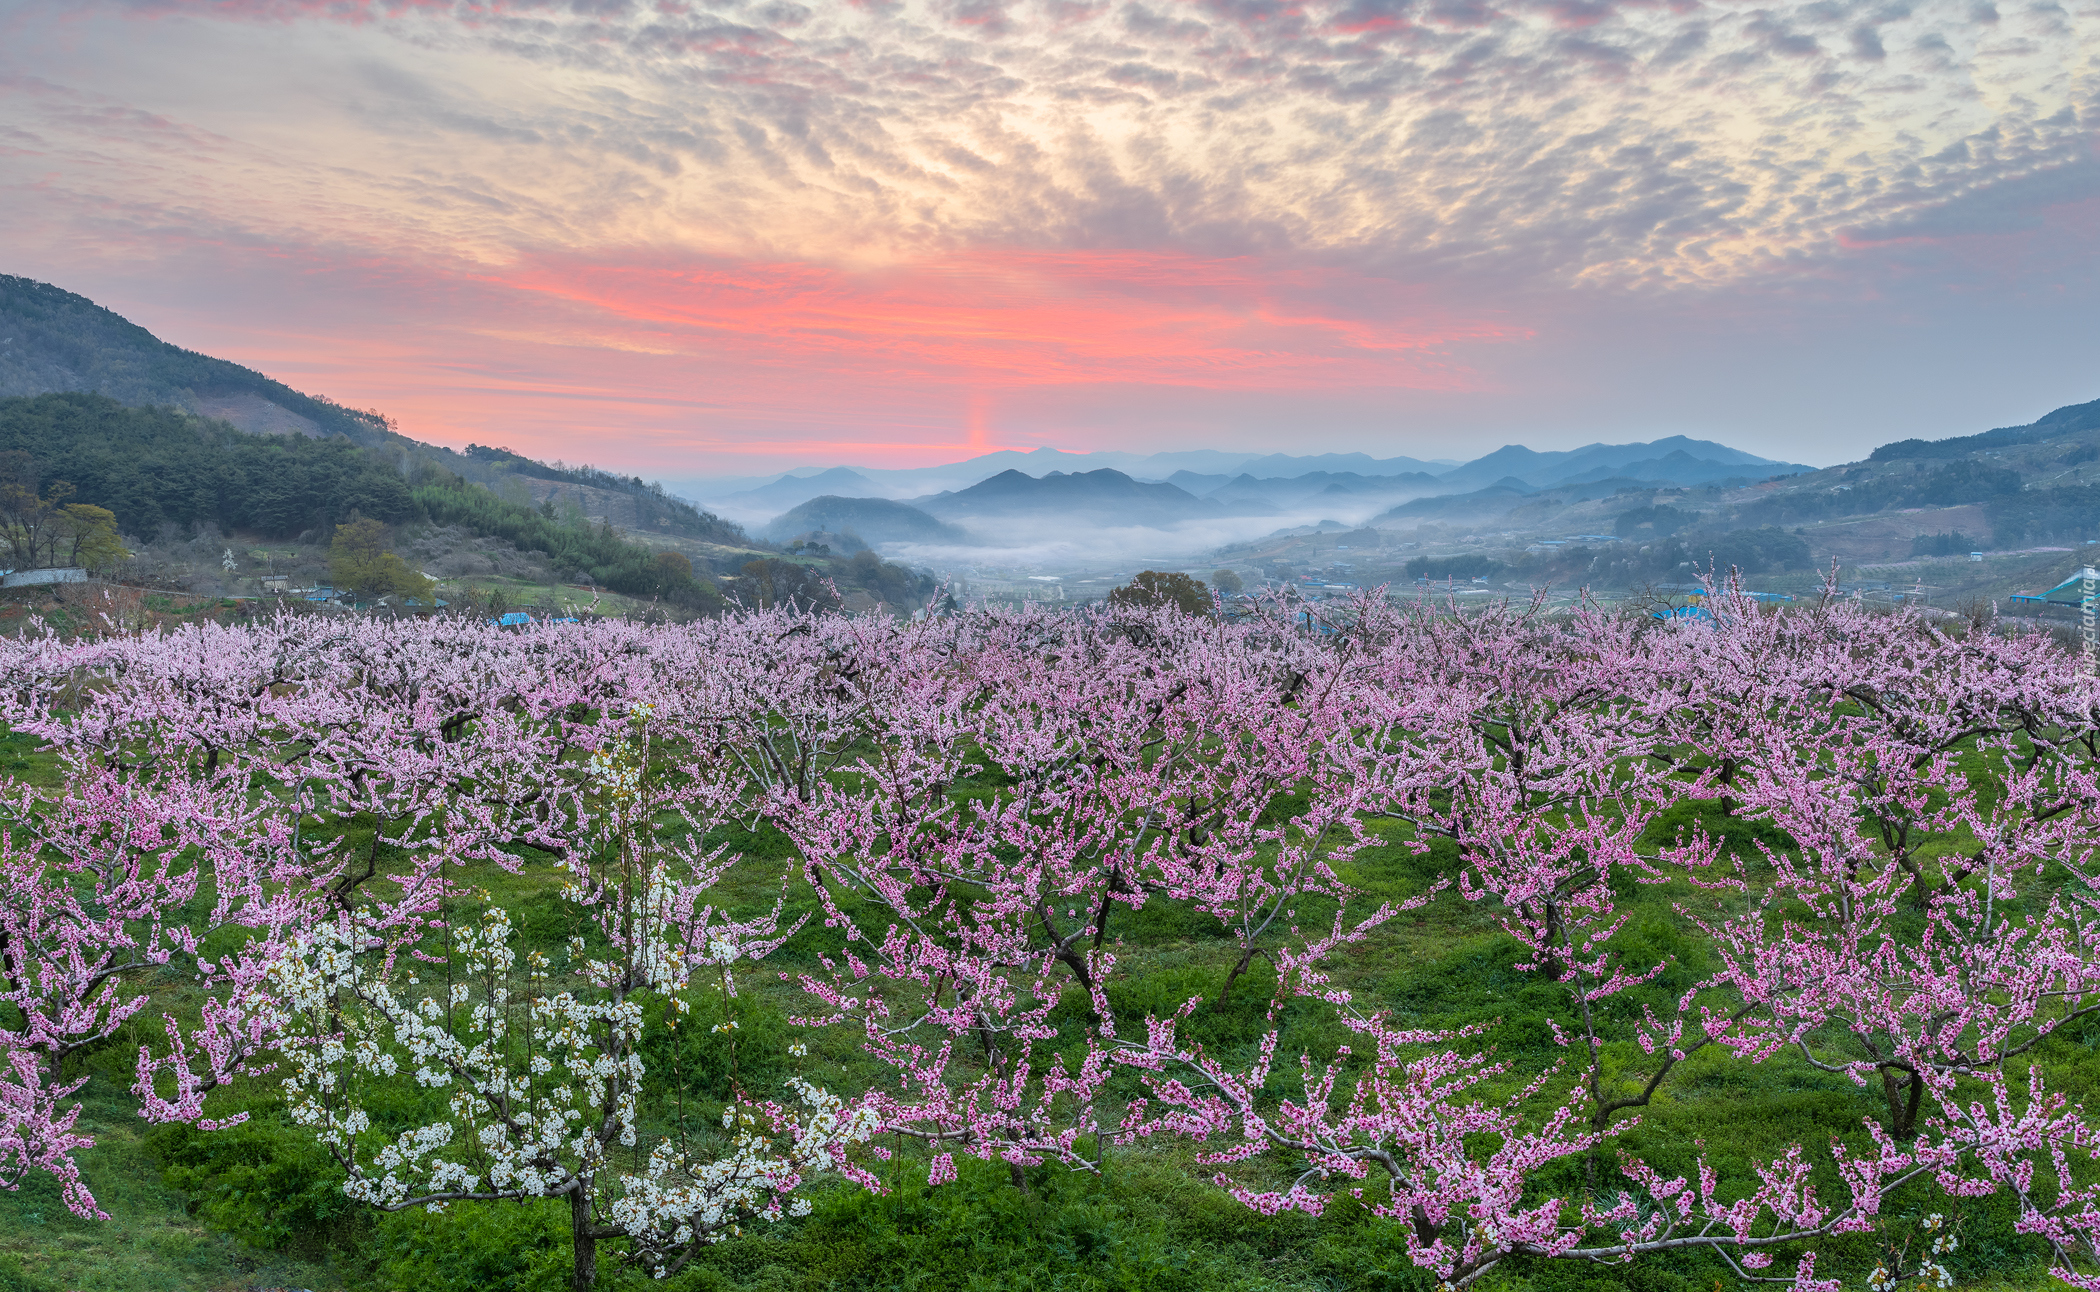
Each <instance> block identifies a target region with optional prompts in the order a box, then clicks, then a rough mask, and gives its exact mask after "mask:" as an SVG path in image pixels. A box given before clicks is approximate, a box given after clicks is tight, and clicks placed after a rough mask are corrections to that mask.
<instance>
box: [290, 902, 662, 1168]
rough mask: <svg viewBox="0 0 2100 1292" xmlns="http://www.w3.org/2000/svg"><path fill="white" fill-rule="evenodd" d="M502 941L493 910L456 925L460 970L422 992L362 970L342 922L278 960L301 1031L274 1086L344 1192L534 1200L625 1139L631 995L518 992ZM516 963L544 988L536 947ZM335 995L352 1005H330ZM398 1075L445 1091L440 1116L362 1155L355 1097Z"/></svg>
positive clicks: (628, 1138) (632, 1048) (630, 1082)
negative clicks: (333, 1167) (401, 989)
mask: <svg viewBox="0 0 2100 1292" xmlns="http://www.w3.org/2000/svg"><path fill="white" fill-rule="evenodd" d="M512 936H513V931H512V929H511V925H510V920H509V917H508V916H507V915H506V914H505V913H504V912H503V911H502V909H501V908H491V909H489V910H488V911H487V912H486V913H485V914H484V915H483V917H482V921H481V924H480V927H479V928H475V927H472V926H468V927H464V928H461V929H460V930H459V931H458V932H457V935H456V940H455V946H454V950H455V956H456V964H457V968H458V970H460V971H462V972H463V973H464V975H465V976H466V977H467V978H468V980H469V981H467V982H454V983H453V984H452V987H451V990H450V991H449V992H446V993H437V994H430V995H423V996H421V997H420V998H419V999H404V998H402V997H400V996H398V995H396V993H395V991H394V990H393V988H392V987H390V986H389V985H388V984H387V983H386V982H385V981H383V980H382V979H380V978H379V977H378V976H376V975H375V974H373V973H371V972H369V967H368V966H367V965H366V964H365V963H364V961H363V960H362V959H361V958H360V957H359V956H358V955H357V954H356V952H357V947H356V946H355V945H354V942H355V939H354V938H353V937H348V936H345V935H344V934H343V933H342V932H341V931H340V930H338V929H334V928H328V929H322V930H318V931H316V932H315V933H314V934H312V935H310V936H309V937H308V938H307V939H306V940H305V941H304V943H303V944H302V946H301V948H300V950H301V951H302V952H303V954H301V955H299V956H298V957H296V958H294V959H290V960H288V961H287V964H286V967H285V968H284V970H283V974H284V976H285V977H286V978H287V979H294V980H296V981H297V986H298V989H299V994H298V999H300V1000H301V1001H302V1003H303V1004H304V1005H305V1007H306V1009H305V1012H306V1014H307V1017H308V1019H309V1020H310V1021H311V1024H312V1027H313V1031H312V1032H311V1033H310V1034H309V1038H308V1043H306V1044H303V1045H299V1046H295V1047H293V1048H292V1057H293V1063H292V1073H291V1075H290V1076H289V1077H287V1078H286V1080H285V1083H284V1084H285V1090H286V1094H287V1096H288V1098H289V1100H290V1104H291V1112H292V1116H293V1118H294V1120H296V1121H298V1122H300V1123H302V1124H304V1125H307V1126H310V1127H312V1128H314V1130H315V1131H316V1132H317V1133H318V1134H319V1136H320V1138H321V1140H322V1141H323V1142H324V1143H326V1144H328V1145H329V1146H330V1147H331V1148H334V1149H335V1150H336V1151H337V1154H338V1156H339V1157H341V1158H342V1159H343V1160H344V1163H345V1165H346V1166H347V1167H348V1168H349V1171H350V1179H349V1181H348V1182H347V1183H346V1184H345V1186H344V1188H345V1191H346V1192H347V1193H349V1195H350V1196H351V1197H354V1198H357V1199H359V1200H360V1201H364V1202H369V1203H373V1204H375V1205H378V1206H384V1207H394V1206H400V1205H402V1204H403V1203H404V1202H405V1201H407V1200H408V1199H411V1198H425V1197H429V1196H430V1195H434V1194H465V1193H472V1192H475V1191H477V1190H483V1191H488V1192H497V1193H503V1194H509V1195H529V1196H537V1195H545V1194H549V1193H554V1192H558V1191H560V1190H561V1189H564V1188H566V1187H568V1186H569V1184H570V1183H571V1182H572V1181H573V1180H574V1179H575V1178H576V1177H577V1176H579V1175H587V1174H593V1173H595V1172H597V1171H598V1170H599V1169H601V1168H602V1166H603V1165H604V1162H605V1157H606V1153H607V1150H608V1148H609V1146H610V1145H611V1144H613V1143H617V1144H620V1145H622V1146H632V1145H633V1144H634V1143H635V1139H636V1134H637V1124H638V1111H637V1109H636V1106H635V1097H636V1092H637V1091H638V1090H639V1089H640V1087H641V1081H642V1073H643V1065H642V1060H641V1056H640V1055H639V1053H637V1052H636V1042H638V1041H639V1039H640V1037H641V1031H642V1010H641V1006H640V1005H639V1004H637V1003H636V1002H634V1001H632V1000H602V1001H586V1000H583V999H579V998H578V997H577V996H575V995H573V994H571V993H569V992H547V991H539V990H535V991H527V992H525V993H523V994H514V993H513V991H512V990H511V981H512V971H513V970H514V968H515V967H516V965H517V962H518V957H517V955H516V953H515V952H514V951H513V950H512V948H511V945H510V944H511V940H512ZM525 962H526V967H527V974H528V980H529V982H530V983H532V984H534V985H538V984H542V983H544V982H545V980H546V978H547V973H546V969H547V965H546V961H545V960H544V958H543V957H541V956H540V955H539V954H538V953H537V952H534V953H531V954H529V955H528V956H527V957H526V958H525ZM335 1002H342V1003H343V1004H344V1005H346V1006H347V1005H348V1004H349V1003H350V1002H355V1004H356V1006H358V1007H355V1008H350V1007H345V1008H340V1009H332V1008H330V1006H331V1004H333V1003H335ZM331 1016H332V1017H331ZM331 1021H333V1022H334V1023H335V1024H336V1026H337V1028H338V1029H339V1030H338V1031H336V1032H335V1033H333V1034H331V1033H330V1032H328V1031H327V1030H325V1029H326V1028H327V1027H328V1024H329V1023H330V1022H331ZM520 1042H522V1044H520ZM403 1070H407V1071H409V1072H411V1073H412V1074H413V1079H414V1080H415V1082H416V1083H417V1084H419V1085H421V1086H424V1087H426V1088H430V1089H444V1088H448V1087H449V1088H450V1089H451V1091H452V1095H451V1098H450V1100H449V1101H448V1111H449V1113H450V1116H449V1117H447V1118H446V1119H444V1120H441V1121H435V1122H431V1123H429V1124H427V1125H423V1126H417V1127H414V1128H411V1129H409V1130H407V1131H404V1132H402V1133H401V1134H400V1135H398V1136H397V1137H395V1138H394V1139H393V1140H392V1141H391V1142H389V1143H384V1144H382V1145H379V1146H377V1147H376V1148H372V1149H370V1150H369V1151H368V1150H367V1148H366V1146H365V1145H364V1144H363V1143H362V1142H361V1137H363V1136H364V1135H365V1134H366V1132H367V1131H368V1130H369V1128H370V1124H371V1123H370V1117H369V1115H368V1114H367V1112H366V1111H365V1109H364V1107H363V1105H362V1104H361V1102H360V1101H359V1092H360V1091H361V1090H362V1089H363V1088H364V1087H365V1086H366V1085H367V1084H368V1081H367V1079H369V1078H373V1077H392V1076H395V1075H396V1074H397V1073H400V1072H402V1071H403Z"/></svg>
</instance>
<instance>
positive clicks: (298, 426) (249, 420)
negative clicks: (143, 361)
mask: <svg viewBox="0 0 2100 1292" xmlns="http://www.w3.org/2000/svg"><path fill="white" fill-rule="evenodd" d="M190 407H192V408H194V409H195V410H196V411H197V412H199V413H201V414H203V415H204V416H206V417H216V418H218V419H219V420H220V421H222V422H231V423H233V425H234V427H235V428H236V429H238V430H243V431H246V432H248V433H249V434H250V435H305V436H309V437H311V438H313V439H317V440H320V439H326V438H327V437H328V433H327V432H326V431H324V430H322V429H321V428H320V427H319V426H317V425H315V424H314V423H313V422H311V421H309V420H308V419H306V418H304V417H301V416H300V415H299V414H297V413H295V412H292V411H291V410H290V409H286V408H279V407H278V406H277V405H275V404H273V403H271V402H270V401H269V400H267V399H264V398H263V397H262V396H261V395H255V394H250V393H248V392H246V391H243V392H241V393H240V394H238V395H197V396H195V397H193V398H192V399H191V401H190Z"/></svg>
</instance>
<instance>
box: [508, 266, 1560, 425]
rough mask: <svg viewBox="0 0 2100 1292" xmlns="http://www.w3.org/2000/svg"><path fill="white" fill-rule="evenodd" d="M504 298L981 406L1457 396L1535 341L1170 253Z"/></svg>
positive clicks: (1314, 283) (603, 271)
mask: <svg viewBox="0 0 2100 1292" xmlns="http://www.w3.org/2000/svg"><path fill="white" fill-rule="evenodd" d="M490 281H491V282H492V283H493V284H498V285H500V286H502V287H504V288H508V289H513V290H517V291H522V292H525V293H529V294H532V295H536V296H540V297H544V298H551V299H553V300H558V301H561V302H564V303H567V304H570V305H573V306H582V307H585V308H586V310H587V311H588V316H595V317H590V318H589V323H590V327H591V329H592V330H601V329H605V328H608V327H624V328H626V329H630V330H632V331H634V332H638V333H641V334H643V335H642V336H641V337H637V338H636V339H634V340H632V341H630V342H628V343H626V347H625V348H635V349H647V350H656V351H659V352H662V351H666V350H671V351H686V352H689V353H694V354H710V355H715V356H719V357H721V358H728V359H734V360H736V361H737V362H738V363H740V364H746V365H759V366H762V367H774V366H778V367H782V368H788V369H792V370H795V371H800V372H808V371H810V370H811V369H812V366H813V365H815V366H817V367H818V368H819V369H820V370H822V371H825V372H828V373H831V374H833V375H841V374H845V373H851V374H853V375H855V376H856V377H858V378H860V379H863V380H875V381H881V382H885V383H912V384H925V383H932V384H937V385H959V386H964V387H967V388H970V389H985V388H1009V389H1010V388H1021V387H1039V386H1069V385H1082V384H1114V385H1127V384H1138V385H1168V386H1193V387H1199V388H1204V389H1212V390H1230V389H1238V390H1292V389H1305V388H1311V387H1324V386H1331V385H1333V384H1336V383H1343V384H1347V385H1350V386H1359V387H1361V386H1372V387H1392V388H1405V389H1420V390H1462V389H1469V388H1471V387H1472V386H1473V385H1474V378H1473V376H1472V374H1471V373H1470V372H1469V371H1468V370H1467V369H1466V368H1465V367H1464V366H1463V365H1461V364H1459V363H1457V362H1456V361H1455V360H1453V359H1452V357H1451V356H1450V353H1449V351H1450V347H1451V346H1452V345H1453V344H1454V343H1456V342H1461V341H1485V340H1505V339H1511V338H1515V337H1522V336H1527V335H1529V333H1528V332H1527V331H1525V330H1523V329H1519V328H1513V327H1510V326H1507V325H1503V324H1499V323H1493V322H1488V321H1485V320H1480V319H1452V318H1448V317H1437V316H1425V312H1423V311H1421V310H1419V308H1418V309H1417V310H1410V309H1408V308H1406V307H1407V304H1408V301H1407V299H1406V298H1405V296H1404V295H1403V293H1402V292H1401V290H1400V289H1399V288H1398V287H1397V286H1395V287H1393V288H1392V290H1391V291H1389V292H1388V293H1386V294H1385V299H1384V300H1382V301H1380V302H1378V307H1375V308H1370V309H1360V310H1356V311H1352V312H1343V311H1341V310H1339V309H1337V308H1335V307H1334V306H1333V305H1331V304H1329V303H1328V302H1327V298H1329V297H1331V296H1332V295H1334V294H1337V293H1336V291H1335V289H1336V288H1337V287H1338V286H1342V285H1346V287H1347V293H1346V294H1348V295H1351V296H1354V297H1357V298H1359V299H1361V298H1362V297H1363V296H1364V290H1363V288H1364V284H1363V281H1362V280H1361V279H1360V278H1359V277H1358V276H1356V275H1344V274H1340V273H1337V272H1334V271H1327V270H1319V269H1310V270H1308V269H1277V268H1272V267H1269V266H1266V265H1264V264H1263V263H1261V262H1260V261H1258V260H1255V259H1252V258H1225V259H1218V258H1203V257H1198V256H1193V255H1187V254H1181V253H1175V252H1139V251H1106V252H1094V251H1079V252H1040V251H1016V250H978V251H970V252H966V253H961V254H957V255H953V256H949V257H946V258H943V259H938V260H930V261H922V262H917V263H912V264H907V265H900V266H894V267H889V268H883V269H876V270H867V271H853V270H848V269H842V268H838V267H834V266H829V265H822V264H813V263H809V262H796V261H778V262H706V263H691V262H688V263H684V264H663V263H644V264H617V263H607V262H605V261H602V260H594V261H579V260H560V259H548V258H540V259H535V260H528V261H525V262H522V263H520V264H518V265H516V266H515V267H513V268H511V269H509V270H506V271H501V272H498V273H496V274H493V275H491V276H490ZM550 339H551V338H550Z"/></svg>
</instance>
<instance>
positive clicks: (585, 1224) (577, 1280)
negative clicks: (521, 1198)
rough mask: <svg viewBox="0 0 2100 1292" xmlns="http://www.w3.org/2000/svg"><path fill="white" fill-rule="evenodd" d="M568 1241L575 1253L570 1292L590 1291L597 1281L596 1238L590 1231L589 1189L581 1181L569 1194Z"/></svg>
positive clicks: (570, 1276)
mask: <svg viewBox="0 0 2100 1292" xmlns="http://www.w3.org/2000/svg"><path fill="white" fill-rule="evenodd" d="M569 1242H570V1243H571V1245H572V1246H573V1247H574V1248H575V1253H576V1268H575V1270H574V1271H573V1272H572V1273H571V1274H570V1275H569V1289H570V1292H591V1289H592V1288H593V1287H595V1286H597V1283H598V1239H597V1236H596V1235H595V1234H593V1233H592V1232H591V1196H590V1190H588V1189H587V1188H585V1187H584V1185H583V1184H582V1182H581V1181H579V1182H578V1183H577V1185H576V1188H575V1189H574V1190H573V1191H571V1192H570V1194H569Z"/></svg>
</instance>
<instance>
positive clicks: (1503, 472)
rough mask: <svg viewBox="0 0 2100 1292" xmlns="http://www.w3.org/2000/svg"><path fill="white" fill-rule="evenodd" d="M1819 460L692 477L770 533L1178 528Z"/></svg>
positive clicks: (1176, 465)
mask: <svg viewBox="0 0 2100 1292" xmlns="http://www.w3.org/2000/svg"><path fill="white" fill-rule="evenodd" d="M1811 470H1814V468H1812V467H1807V466H1802V465H1800V464H1798V463H1787V462H1775V461H1772V460H1771V459H1769V458H1761V457H1758V456H1756V455H1755V454H1752V453H1746V452H1744V451H1742V450H1741V449H1735V448H1730V447H1729V446H1727V445H1725V444H1717V443H1715V442H1713V441H1711V440H1695V439H1690V438H1688V437H1686V436H1682V435H1673V436H1669V437H1666V438H1664V439H1660V440H1654V441H1649V442H1646V443H1632V444H1588V445H1584V446H1583V447H1581V448H1579V449H1568V450H1563V451H1544V452H1542V451H1539V450H1535V449H1530V448H1526V447H1524V446H1523V445H1521V444H1509V445H1504V446H1503V447H1501V448H1499V449H1496V450H1495V451H1494V452H1492V453H1489V454H1487V455H1485V456H1483V457H1480V458H1476V459H1474V460H1472V461H1470V462H1464V463H1450V462H1427V461H1423V460H1421V459H1418V458H1408V457H1392V458H1373V457H1371V456H1370V455H1368V454H1363V453H1323V454H1317V455H1311V456H1303V457H1294V456H1291V455H1288V454H1275V453H1272V454H1259V455H1257V454H1235V453H1227V452H1223V451H1219V450H1209V449H1205V450H1193V451H1188V452H1178V453H1158V454H1151V455H1144V456H1140V455H1136V454H1129V453H1118V452H1105V453H1068V452H1065V451H1063V450H1059V449H1050V448H1042V449H1036V450H1033V451H1031V452H1027V453H1022V452H1019V451H1016V450H1010V449H1009V450H1001V451H999V452H997V453H988V454H984V455H982V456H980V457H975V458H970V459H968V460H966V461H962V462H954V463H949V464H947V465H944V466H938V467H917V468H911V469H904V470H889V469H882V468H875V467H844V466H839V467H830V468H827V469H823V470H812V469H803V470H797V471H791V472H786V473H784V474H782V475H778V476H773V477H759V478H749V477H747V478H742V479H736V480H728V481H689V482H686V483H685V485H684V488H686V489H687V490H689V491H692V492H695V493H697V494H698V495H699V496H701V497H703V498H704V499H705V500H706V505H707V506H708V507H710V508H711V509H713V510H715V511H717V512H720V513H721V514H722V515H724V516H727V517H730V518H732V519H734V520H738V521H741V522H743V523H745V524H747V525H763V526H765V527H766V529H767V532H769V533H770V532H774V531H776V530H778V529H780V528H782V525H781V523H780V522H781V521H782V520H783V519H784V518H785V516H786V514H787V513H789V512H790V511H792V510H793V509H794V508H796V507H799V506H800V505H802V504H804V503H806V502H809V501H811V500H813V499H819V498H828V499H841V498H881V499H887V500H889V501H892V502H900V503H904V504H907V505H909V506H913V507H916V508H919V509H921V510H922V511H924V512H925V513H926V514H927V515H928V516H929V517H930V518H932V519H935V520H940V521H951V522H957V523H965V522H967V521H968V520H970V519H972V518H976V519H979V520H983V519H987V518H995V517H997V516H999V515H1001V514H1008V513H1010V514H1012V515H1014V516H1017V517H1027V518H1031V519H1035V518H1051V517H1054V516H1056V515H1060V514H1063V515H1069V516H1071V517H1072V518H1074V519H1080V518H1086V519H1088V520H1089V521H1090V522H1093V523H1100V522H1102V521H1107V522H1110V523H1113V524H1115V525H1117V526H1120V527H1130V526H1137V527H1150V528H1167V527H1172V526H1175V525H1178V524H1181V523H1182V522H1185V521H1190V520H1199V519H1216V518H1225V517H1254V516H1284V515H1289V514H1294V513H1300V512H1323V511H1326V512H1333V513H1335V514H1336V515H1338V516H1341V517H1343V518H1345V519H1349V520H1351V521H1352V522H1354V521H1362V520H1364V519H1365V518H1367V517H1369V516H1371V515H1373V514H1374V513H1379V512H1382V511H1384V510H1386V509H1389V508H1392V507H1395V506H1401V505H1405V504H1407V503H1409V502H1411V501H1413V500H1415V499H1419V498H1427V497H1434V496H1459V495H1464V494H1470V493H1473V492H1475V491H1477V490H1480V489H1482V488H1487V487H1491V486H1492V487H1497V488H1505V487H1508V488H1516V489H1519V490H1537V489H1545V488H1553V487H1557V486H1564V485H1579V484H1587V483H1596V482H1602V481H1617V482H1619V483H1621V484H1628V485H1632V484H1649V485H1657V484H1661V485H1704V484H1713V483H1717V482H1723V481H1733V482H1736V483H1748V482H1751V481H1756V480H1765V479H1770V478H1773V477H1777V476H1785V475H1793V474H1799V473H1802V472H1807V471H1811ZM1029 481H1036V482H1041V483H1039V484H1036V485H1031V484H1028V483H1026V482H1029ZM729 486H735V487H734V488H730V487H729ZM1140 486H1143V487H1140ZM1607 492H1608V491H1607ZM892 519H893V520H894V517H892ZM1306 519H1312V517H1306Z"/></svg>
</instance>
